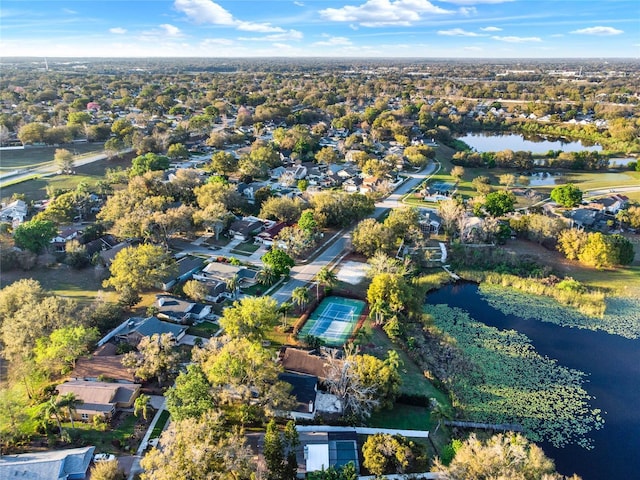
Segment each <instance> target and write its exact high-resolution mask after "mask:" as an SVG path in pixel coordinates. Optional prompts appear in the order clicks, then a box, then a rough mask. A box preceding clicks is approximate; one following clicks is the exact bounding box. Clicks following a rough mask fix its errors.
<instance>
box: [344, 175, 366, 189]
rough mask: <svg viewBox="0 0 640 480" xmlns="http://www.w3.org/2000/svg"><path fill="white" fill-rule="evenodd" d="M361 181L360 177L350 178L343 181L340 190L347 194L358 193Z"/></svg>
mask: <svg viewBox="0 0 640 480" xmlns="http://www.w3.org/2000/svg"><path fill="white" fill-rule="evenodd" d="M361 185H362V179H361V178H360V177H352V178H348V179H347V180H345V182H344V183H343V184H342V189H343V190H344V191H345V192H347V193H357V192H359V191H360V187H361Z"/></svg>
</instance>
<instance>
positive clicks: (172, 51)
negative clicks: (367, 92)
mask: <svg viewBox="0 0 640 480" xmlns="http://www.w3.org/2000/svg"><path fill="white" fill-rule="evenodd" d="M0 52H2V54H1V55H2V56H4V57H9V56H39V57H42V56H46V57H56V56H72V57H78V56H87V57H89V56H99V57H142V56H148V57H175V56H179V57H265V56H291V57H301V56H322V57H428V58H432V57H463V58H565V57H632V58H638V57H640V1H638V0H633V1H629V0H429V1H428V0H328V1H326V0H275V1H274V0H260V1H254V0H232V1H223V0H219V1H212V0H108V1H93V0H84V1H61V0H60V1H59V0H41V1H18V0H2V2H1V3H0Z"/></svg>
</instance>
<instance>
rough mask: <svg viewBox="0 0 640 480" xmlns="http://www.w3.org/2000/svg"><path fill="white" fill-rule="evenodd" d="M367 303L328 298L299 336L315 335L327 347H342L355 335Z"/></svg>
mask: <svg viewBox="0 0 640 480" xmlns="http://www.w3.org/2000/svg"><path fill="white" fill-rule="evenodd" d="M364 307H365V302H363V301H361V300H352V299H350V298H343V297H335V296H331V297H327V298H325V299H324V300H322V302H320V304H319V305H318V306H317V308H316V309H315V310H314V311H313V312H312V313H311V316H310V317H309V319H308V320H307V322H306V323H305V324H304V326H303V327H302V329H301V330H300V333H299V334H298V336H299V337H300V338H304V337H306V336H307V335H313V336H314V337H318V338H319V339H321V340H322V341H323V342H324V343H325V345H329V346H334V347H335V346H342V345H344V344H345V343H346V341H347V340H349V338H350V337H351V335H352V334H353V332H354V330H355V328H356V325H357V324H358V320H359V319H360V315H362V312H363V311H364Z"/></svg>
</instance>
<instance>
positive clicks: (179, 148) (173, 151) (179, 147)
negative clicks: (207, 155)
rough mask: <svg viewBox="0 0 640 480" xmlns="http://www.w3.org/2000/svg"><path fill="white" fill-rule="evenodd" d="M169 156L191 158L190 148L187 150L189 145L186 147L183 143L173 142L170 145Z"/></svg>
mask: <svg viewBox="0 0 640 480" xmlns="http://www.w3.org/2000/svg"><path fill="white" fill-rule="evenodd" d="M167 156H168V157H169V158H173V159H178V158H189V150H187V147H185V146H184V145H183V144H182V143H173V144H171V145H169V149H168V150H167Z"/></svg>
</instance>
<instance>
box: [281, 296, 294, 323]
mask: <svg viewBox="0 0 640 480" xmlns="http://www.w3.org/2000/svg"><path fill="white" fill-rule="evenodd" d="M292 309H293V303H291V302H282V304H281V305H280V307H279V308H278V312H279V313H281V314H282V328H283V329H286V328H287V313H289V312H290V311H291V310H292Z"/></svg>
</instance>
